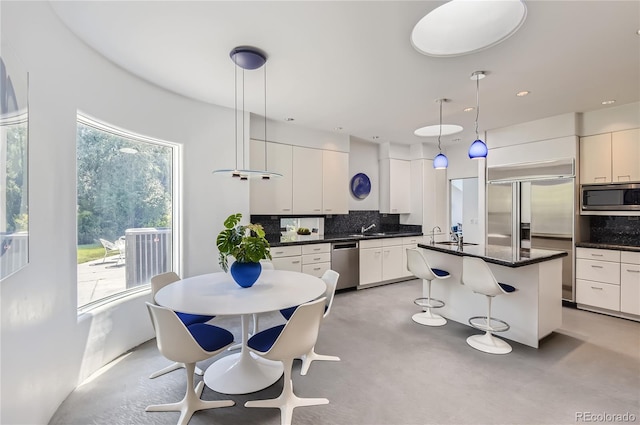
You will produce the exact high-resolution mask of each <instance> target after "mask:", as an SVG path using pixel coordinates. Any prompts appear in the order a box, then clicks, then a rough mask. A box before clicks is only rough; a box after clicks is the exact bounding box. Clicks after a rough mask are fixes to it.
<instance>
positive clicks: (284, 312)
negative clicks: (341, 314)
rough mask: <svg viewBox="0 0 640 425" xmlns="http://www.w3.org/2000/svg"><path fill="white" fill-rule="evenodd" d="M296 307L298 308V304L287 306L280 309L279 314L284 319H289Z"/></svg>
mask: <svg viewBox="0 0 640 425" xmlns="http://www.w3.org/2000/svg"><path fill="white" fill-rule="evenodd" d="M296 308H298V306H295V307H287V308H285V309H282V310H280V314H282V317H284V318H285V319H287V320H289V319H291V316H293V312H294V311H296ZM327 308H328V307H327V306H326V305H325V306H324V312H325V313H326V312H327Z"/></svg>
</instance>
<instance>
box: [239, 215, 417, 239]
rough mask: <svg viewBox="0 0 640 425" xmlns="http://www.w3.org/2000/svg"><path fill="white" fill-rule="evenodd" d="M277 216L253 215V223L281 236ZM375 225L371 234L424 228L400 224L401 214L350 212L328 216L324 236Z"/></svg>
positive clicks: (414, 230)
mask: <svg viewBox="0 0 640 425" xmlns="http://www.w3.org/2000/svg"><path fill="white" fill-rule="evenodd" d="M280 218H281V216H277V215H252V216H251V222H252V223H259V224H262V227H264V230H265V233H267V234H268V235H273V234H280V230H281V229H280ZM371 224H375V225H376V227H374V228H373V229H371V230H370V232H421V231H422V226H418V225H409V224H400V215H399V214H380V213H379V212H378V211H349V214H341V215H328V216H325V219H324V234H325V235H336V234H344V233H359V232H360V229H361V228H362V227H363V226H364V227H368V226H370V225H371Z"/></svg>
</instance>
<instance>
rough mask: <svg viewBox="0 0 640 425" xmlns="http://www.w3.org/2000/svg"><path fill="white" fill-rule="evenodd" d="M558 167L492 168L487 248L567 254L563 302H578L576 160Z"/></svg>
mask: <svg viewBox="0 0 640 425" xmlns="http://www.w3.org/2000/svg"><path fill="white" fill-rule="evenodd" d="M558 162H559V161H554V162H553V163H551V164H550V163H549V162H545V163H536V164H519V165H512V166H509V167H493V169H492V168H489V170H488V174H487V177H488V183H489V184H488V186H487V243H488V244H493V245H502V246H512V247H514V252H519V253H523V254H526V251H527V250H529V249H532V248H539V249H551V250H557V251H566V252H567V253H568V254H569V255H568V256H566V257H563V260H562V261H563V263H562V298H563V299H565V300H567V301H571V302H574V301H575V300H574V294H575V291H574V287H575V279H574V261H575V260H574V252H573V247H574V234H575V232H574V229H575V226H574V220H575V204H576V202H575V177H574V173H573V161H572V160H567V161H564V162H562V163H564V165H565V166H564V167H560V168H558V165H559V164H558ZM505 168H508V170H505ZM518 168H520V170H518Z"/></svg>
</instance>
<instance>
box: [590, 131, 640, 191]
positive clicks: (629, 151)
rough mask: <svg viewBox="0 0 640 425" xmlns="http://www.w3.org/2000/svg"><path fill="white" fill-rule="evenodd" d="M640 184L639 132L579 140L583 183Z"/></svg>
mask: <svg viewBox="0 0 640 425" xmlns="http://www.w3.org/2000/svg"><path fill="white" fill-rule="evenodd" d="M628 181H640V129H637V128H636V129H633V130H625V131H615V132H613V133H604V134H598V135H595V136H586V137H581V138H580V183H582V184H590V183H612V182H613V183H618V182H628Z"/></svg>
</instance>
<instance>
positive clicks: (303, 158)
mask: <svg viewBox="0 0 640 425" xmlns="http://www.w3.org/2000/svg"><path fill="white" fill-rule="evenodd" d="M322 167H323V165H322V151H321V150H320V149H311V148H302V147H299V146H293V213H294V214H322V178H323V173H322Z"/></svg>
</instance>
